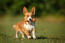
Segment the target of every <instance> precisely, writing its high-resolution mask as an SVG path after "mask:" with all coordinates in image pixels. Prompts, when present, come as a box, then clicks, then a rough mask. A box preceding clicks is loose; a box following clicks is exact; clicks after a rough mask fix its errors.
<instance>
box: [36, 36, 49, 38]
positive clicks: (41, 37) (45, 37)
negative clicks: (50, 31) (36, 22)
mask: <svg viewBox="0 0 65 43" xmlns="http://www.w3.org/2000/svg"><path fill="white" fill-rule="evenodd" d="M36 39H48V38H47V37H43V36H40V37H37V38H36Z"/></svg>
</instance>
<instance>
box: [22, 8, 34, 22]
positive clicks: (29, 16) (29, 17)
mask: <svg viewBox="0 0 65 43" xmlns="http://www.w3.org/2000/svg"><path fill="white" fill-rule="evenodd" d="M23 13H24V15H25V17H24V21H26V22H32V21H33V22H35V17H34V15H35V7H32V10H31V11H30V12H28V10H27V9H26V7H24V8H23Z"/></svg>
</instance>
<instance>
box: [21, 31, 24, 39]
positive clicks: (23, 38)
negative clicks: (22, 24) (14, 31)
mask: <svg viewBox="0 0 65 43" xmlns="http://www.w3.org/2000/svg"><path fill="white" fill-rule="evenodd" d="M20 33H21V34H22V38H23V39H25V36H24V35H25V34H24V33H23V32H21V31H20Z"/></svg>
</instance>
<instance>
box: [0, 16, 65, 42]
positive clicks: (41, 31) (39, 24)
mask: <svg viewBox="0 0 65 43" xmlns="http://www.w3.org/2000/svg"><path fill="white" fill-rule="evenodd" d="M19 21H23V17H9V16H7V17H3V18H0V43H53V42H54V43H59V42H62V43H65V41H64V40H65V22H47V21H44V19H40V18H38V19H37V21H36V36H37V39H36V40H33V39H31V40H28V39H27V38H26V39H22V38H21V34H19V39H16V38H15V31H14V29H13V27H12V26H13V24H16V23H17V22H19Z"/></svg>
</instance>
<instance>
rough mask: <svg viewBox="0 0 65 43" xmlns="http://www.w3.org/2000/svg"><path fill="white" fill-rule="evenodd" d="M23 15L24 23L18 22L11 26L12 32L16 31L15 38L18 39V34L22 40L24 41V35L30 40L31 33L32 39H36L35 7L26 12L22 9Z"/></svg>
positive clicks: (25, 9)
mask: <svg viewBox="0 0 65 43" xmlns="http://www.w3.org/2000/svg"><path fill="white" fill-rule="evenodd" d="M23 13H24V16H25V17H24V22H18V23H17V24H15V25H13V28H14V30H15V31H16V38H18V32H20V33H21V34H22V38H24V39H25V35H26V36H27V38H28V39H31V32H32V37H33V39H36V36H35V21H36V18H35V17H34V15H35V7H32V10H31V11H30V12H28V10H27V8H26V7H24V8H23Z"/></svg>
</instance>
